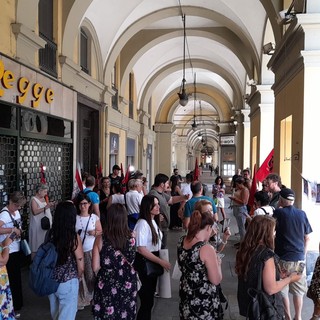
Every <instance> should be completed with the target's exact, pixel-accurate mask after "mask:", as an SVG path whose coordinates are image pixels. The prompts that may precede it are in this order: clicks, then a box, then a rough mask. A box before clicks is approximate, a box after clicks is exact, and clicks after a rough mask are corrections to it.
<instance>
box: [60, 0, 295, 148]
mask: <svg viewBox="0 0 320 320" xmlns="http://www.w3.org/2000/svg"><path fill="white" fill-rule="evenodd" d="M280 2H282V1H278V0H273V1H272V0H260V1H259V0H241V1H240V0H180V1H178V0H161V1H155V0H120V1H119V0H108V1H106V0H86V1H84V0H81V1H79V0H75V1H74V2H73V4H72V5H71V6H70V11H69V13H68V15H67V17H66V23H65V30H64V34H63V43H62V45H63V46H62V50H63V54H65V55H67V56H72V55H73V52H74V43H72V41H70V39H75V38H76V37H77V34H78V30H79V27H80V26H81V25H82V24H83V23H84V22H85V23H86V24H87V25H90V27H91V30H94V34H93V36H94V39H95V43H96V44H95V48H94V50H95V54H96V55H97V61H101V66H100V67H99V68H98V71H99V69H100V71H99V72H98V74H99V75H100V77H101V79H100V80H101V81H104V82H106V83H107V84H110V82H111V79H110V76H111V72H112V69H113V66H114V63H115V61H116V59H117V58H118V57H119V56H120V57H121V70H120V76H121V79H120V83H121V87H120V92H119V95H120V96H124V90H125V88H126V83H127V81H128V78H129V73H130V72H132V71H133V73H134V77H135V81H136V93H137V102H138V103H137V108H138V109H141V110H142V109H144V110H147V106H148V102H149V99H150V97H151V96H152V98H153V101H154V103H153V105H154V106H155V108H156V110H155V111H154V114H155V115H156V117H155V122H156V123H157V122H166V123H173V124H175V126H176V132H175V133H176V135H178V136H186V137H189V139H193V140H194V141H195V142H196V141H198V140H197V139H195V137H196V136H197V135H198V134H199V132H200V133H204V134H206V135H207V137H208V144H210V145H211V146H213V147H215V145H216V143H217V137H218V133H219V124H220V123H228V122H230V123H232V119H234V116H235V115H236V114H237V111H239V110H241V109H245V108H248V106H247V105H246V103H245V99H244V96H245V94H247V93H250V90H251V87H250V85H249V84H250V83H249V84H248V82H249V81H250V80H254V81H255V82H256V83H262V84H265V83H270V82H271V84H272V81H273V76H272V75H270V74H271V72H270V71H268V70H267V68H266V64H267V61H268V59H269V58H270V56H268V55H266V54H263V52H262V47H263V45H264V44H265V43H267V42H272V43H275V44H276V43H277V42H278V41H280V40H281V36H282V29H283V25H282V24H281V21H280V20H281V19H280V16H279V14H278V12H279V11H280V10H282V9H283V8H284V6H286V5H287V6H289V5H290V3H291V1H284V3H285V4H283V3H281V4H280ZM287 2H288V3H287ZM297 2H299V1H297ZM183 14H185V16H186V39H187V42H186V44H187V45H186V77H185V78H186V87H187V92H188V93H189V94H190V96H189V102H188V104H187V105H186V106H185V107H183V106H181V105H179V100H178V95H177V93H178V92H179V90H180V86H181V81H182V75H183V74H182V67H183V21H182V15H183ZM279 22H280V23H279ZM195 79H196V91H197V94H196V99H197V100H196V101H194V98H195V95H194V80H195ZM195 114H196V121H197V124H198V127H197V132H195V133H194V132H193V131H192V127H191V125H192V122H193V120H194V115H195Z"/></svg>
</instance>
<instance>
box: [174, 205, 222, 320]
mask: <svg viewBox="0 0 320 320" xmlns="http://www.w3.org/2000/svg"><path fill="white" fill-rule="evenodd" d="M213 223H214V219H213V216H212V213H211V212H209V211H206V212H200V211H197V210H196V211H194V212H193V213H192V215H191V218H190V223H189V226H188V233H187V235H186V236H183V237H182V238H181V239H180V241H179V243H178V264H179V268H180V270H181V273H182V275H181V278H180V288H179V296H180V305H179V310H180V319H181V320H183V319H184V320H197V319H205V320H214V319H217V320H218V319H221V315H220V314H219V309H220V308H219V306H220V299H219V291H218V289H217V286H218V285H219V284H220V282H221V280H222V272H221V259H220V258H219V257H217V254H216V251H215V249H214V248H213V247H212V246H211V245H210V244H209V242H208V241H209V239H210V237H211V235H212V225H213Z"/></svg>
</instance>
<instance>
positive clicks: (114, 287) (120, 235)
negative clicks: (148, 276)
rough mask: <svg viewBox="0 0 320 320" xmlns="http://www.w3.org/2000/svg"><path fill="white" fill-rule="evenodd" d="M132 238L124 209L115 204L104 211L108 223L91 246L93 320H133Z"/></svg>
mask: <svg viewBox="0 0 320 320" xmlns="http://www.w3.org/2000/svg"><path fill="white" fill-rule="evenodd" d="M135 251H136V250H135V238H134V235H133V233H132V232H131V231H130V229H129V227H128V213H127V210H126V208H125V207H124V206H123V205H122V204H120V203H115V204H113V205H111V207H110V208H109V210H108V223H107V224H106V226H105V227H104V228H103V234H102V236H98V237H97V238H96V240H95V243H94V246H93V257H92V266H93V270H94V271H95V273H96V274H97V280H96V283H95V289H94V297H93V300H94V301H93V306H92V309H93V315H94V319H95V320H102V319H115V320H117V319H127V320H135V318H136V308H137V275H136V271H135V270H134V268H133V261H134V258H135V254H136V252H135Z"/></svg>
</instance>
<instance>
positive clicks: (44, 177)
mask: <svg viewBox="0 0 320 320" xmlns="http://www.w3.org/2000/svg"><path fill="white" fill-rule="evenodd" d="M44 169H45V168H44V166H43V164H42V163H40V183H43V184H45V183H46V176H45V174H44Z"/></svg>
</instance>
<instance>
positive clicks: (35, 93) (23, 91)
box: [0, 60, 54, 108]
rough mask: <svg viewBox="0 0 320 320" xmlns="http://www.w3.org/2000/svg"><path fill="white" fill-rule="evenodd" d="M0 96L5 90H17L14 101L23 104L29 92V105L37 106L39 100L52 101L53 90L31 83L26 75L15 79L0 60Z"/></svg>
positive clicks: (49, 102)
mask: <svg viewBox="0 0 320 320" xmlns="http://www.w3.org/2000/svg"><path fill="white" fill-rule="evenodd" d="M0 81H1V85H0V97H2V96H3V95H4V93H5V90H18V92H19V94H18V95H16V103H18V104H23V103H24V102H25V100H26V98H27V96H28V94H29V92H30V94H31V96H32V99H31V101H30V102H31V107H33V108H37V107H39V105H40V102H41V100H44V101H45V102H46V103H48V104H51V103H52V101H53V96H54V92H53V90H52V89H51V88H45V87H44V86H43V85H41V84H40V83H37V82H35V83H32V81H30V80H29V79H28V78H26V77H20V78H18V79H16V77H15V74H14V73H13V72H12V71H11V70H6V69H5V65H4V62H3V61H2V60H0Z"/></svg>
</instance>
